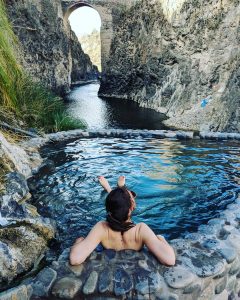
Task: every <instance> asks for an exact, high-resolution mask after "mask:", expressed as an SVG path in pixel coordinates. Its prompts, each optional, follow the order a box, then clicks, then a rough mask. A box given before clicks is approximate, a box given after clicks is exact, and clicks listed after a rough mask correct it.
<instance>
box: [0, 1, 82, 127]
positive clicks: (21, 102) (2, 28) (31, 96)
mask: <svg viewBox="0 0 240 300" xmlns="http://www.w3.org/2000/svg"><path fill="white" fill-rule="evenodd" d="M17 46H18V41H17V38H16V36H15V35H14V33H13V31H12V28H11V24H10V22H9V20H8V18H7V15H6V10H5V4H4V1H3V0H0V121H4V122H8V123H11V124H14V125H21V126H23V127H25V128H29V127H34V128H38V129H41V130H44V131H47V132H52V131H59V130H68V129H75V128H81V127H83V124H82V123H81V122H80V121H78V120H74V119H72V118H71V117H69V116H68V115H67V113H66V112H65V108H64V104H63V102H62V99H61V98H59V97H57V96H55V95H54V94H53V93H52V92H51V91H49V90H47V89H46V88H45V87H44V86H43V85H42V84H41V83H39V82H35V81H33V80H32V79H31V78H30V77H29V76H28V75H27V74H26V73H25V72H24V70H23V68H22V67H21V66H20V64H19V63H18V59H17V54H18V53H17ZM16 120H18V121H16Z"/></svg>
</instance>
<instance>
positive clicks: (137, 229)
mask: <svg viewBox="0 0 240 300" xmlns="http://www.w3.org/2000/svg"><path fill="white" fill-rule="evenodd" d="M99 243H102V245H103V247H105V248H106V249H114V250H116V251H119V250H126V249H131V250H137V251H138V250H140V249H141V248H142V246H143V245H146V246H147V248H148V249H149V250H150V251H151V252H152V253H153V254H154V255H155V256H156V257H157V258H158V260H159V261H160V262H161V263H163V264H166V265H174V264H175V254H174V251H173V249H172V247H171V246H170V245H169V244H168V243H167V242H166V240H165V239H164V238H163V237H158V236H156V235H155V234H154V232H153V231H152V230H151V229H150V228H149V227H148V226H147V225H146V224H145V223H139V224H137V225H136V226H134V227H133V228H131V229H129V230H128V231H126V232H124V234H123V236H122V235H121V232H116V231H113V230H112V229H110V227H109V225H108V224H107V222H106V221H101V222H98V223H97V224H96V225H95V226H94V227H93V228H92V230H91V231H90V233H89V234H88V236H87V237H86V238H85V239H83V238H82V239H79V241H76V243H75V244H74V245H73V247H72V248H71V252H70V263H71V264H72V265H79V264H81V263H82V262H84V261H85V259H86V258H87V257H88V256H89V255H90V254H91V253H92V251H93V250H94V249H95V248H96V247H97V245H98V244H99Z"/></svg>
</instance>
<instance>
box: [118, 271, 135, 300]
mask: <svg viewBox="0 0 240 300" xmlns="http://www.w3.org/2000/svg"><path fill="white" fill-rule="evenodd" d="M113 278H114V293H115V295H116V296H121V295H125V294H126V293H128V292H129V291H131V289H132V288H133V282H132V280H131V277H130V276H129V274H128V273H127V272H126V271H124V270H123V269H119V268H118V269H116V271H115V273H114V275H113Z"/></svg>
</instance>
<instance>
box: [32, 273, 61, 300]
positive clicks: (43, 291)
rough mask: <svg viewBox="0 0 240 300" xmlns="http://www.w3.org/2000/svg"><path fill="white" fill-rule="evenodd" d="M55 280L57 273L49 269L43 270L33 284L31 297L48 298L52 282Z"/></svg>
mask: <svg viewBox="0 0 240 300" xmlns="http://www.w3.org/2000/svg"><path fill="white" fill-rule="evenodd" d="M56 278H57V272H56V271H55V270H53V269H51V268H44V269H43V270H42V271H41V272H39V273H38V275H37V277H36V278H35V280H34V282H33V285H32V287H33V295H34V296H38V297H43V296H48V291H49V290H50V288H51V286H52V284H53V282H54V281H55V280H56Z"/></svg>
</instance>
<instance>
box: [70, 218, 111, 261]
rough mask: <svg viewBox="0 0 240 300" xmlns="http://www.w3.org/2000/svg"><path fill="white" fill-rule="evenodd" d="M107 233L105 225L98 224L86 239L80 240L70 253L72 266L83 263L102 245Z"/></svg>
mask: <svg viewBox="0 0 240 300" xmlns="http://www.w3.org/2000/svg"><path fill="white" fill-rule="evenodd" d="M105 231H106V229H105V227H104V225H103V223H102V222H98V223H97V224H96V225H95V226H94V227H93V228H92V230H91V231H90V232H89V234H88V236H87V237H86V238H85V239H83V240H82V241H81V240H79V239H78V241H76V243H75V244H74V245H73V246H72V248H71V251H70V256H69V260H70V264H71V265H73V266H75V265H80V264H81V263H83V262H84V261H85V260H86V258H87V257H88V256H89V255H90V254H91V253H92V252H93V250H94V249H95V248H96V247H97V245H98V244H99V243H101V241H102V240H103V238H104V235H105Z"/></svg>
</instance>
